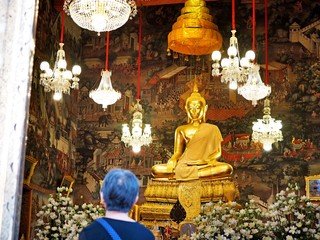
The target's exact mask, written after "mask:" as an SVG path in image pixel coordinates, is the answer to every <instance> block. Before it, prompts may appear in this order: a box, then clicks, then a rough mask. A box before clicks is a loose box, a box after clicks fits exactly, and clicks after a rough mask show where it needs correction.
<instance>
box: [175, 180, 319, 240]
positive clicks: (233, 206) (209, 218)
mask: <svg viewBox="0 0 320 240" xmlns="http://www.w3.org/2000/svg"><path fill="white" fill-rule="evenodd" d="M195 224H196V226H197V232H195V233H193V234H192V235H191V237H189V236H182V237H180V238H179V239H181V240H182V239H183V240H185V239H191V240H206V239H218V240H227V239H262V240H283V239H285V240H293V239H295V240H314V239H320V206H319V205H317V204H314V203H312V202H311V201H310V199H308V198H307V197H306V196H300V195H299V187H298V186H297V184H290V185H289V186H288V187H287V189H286V190H285V191H281V192H280V193H278V194H277V195H276V202H275V203H274V204H272V205H271V206H269V208H268V209H267V210H266V211H261V210H260V208H258V207H256V206H255V202H254V201H253V200H251V201H250V202H249V203H247V204H246V205H245V207H243V208H241V207H240V206H239V205H238V204H237V203H236V202H232V203H223V202H218V203H217V204H214V203H207V204H205V205H204V206H203V207H202V209H201V214H200V216H199V217H197V218H196V219H195Z"/></svg>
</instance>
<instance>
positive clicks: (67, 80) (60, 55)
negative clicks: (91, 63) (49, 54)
mask: <svg viewBox="0 0 320 240" xmlns="http://www.w3.org/2000/svg"><path fill="white" fill-rule="evenodd" d="M59 46H60V49H59V50H58V52H57V58H56V61H55V64H54V67H53V69H51V68H50V65H49V63H48V62H46V61H43V62H42V63H41V64H40V70H41V73H40V84H41V85H42V86H43V87H44V91H45V92H51V91H53V92H54V94H53V99H54V100H55V101H60V100H61V99H62V93H66V94H70V88H74V89H79V80H80V79H79V78H78V76H79V75H80V73H81V67H80V66H79V65H74V66H73V68H72V72H71V71H70V70H67V61H66V57H65V52H64V50H63V43H59Z"/></svg>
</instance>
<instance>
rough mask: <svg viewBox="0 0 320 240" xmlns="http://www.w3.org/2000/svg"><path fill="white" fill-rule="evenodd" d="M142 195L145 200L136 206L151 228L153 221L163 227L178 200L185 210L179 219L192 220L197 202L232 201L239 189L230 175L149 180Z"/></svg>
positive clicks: (197, 209)
mask: <svg viewBox="0 0 320 240" xmlns="http://www.w3.org/2000/svg"><path fill="white" fill-rule="evenodd" d="M144 195H145V198H146V203H144V204H143V205H142V206H141V207H140V209H139V212H140V217H141V219H142V220H141V222H142V223H143V224H145V225H146V226H147V227H150V228H152V227H153V226H154V225H155V222H156V223H157V225H158V226H163V227H164V226H166V224H167V223H168V222H170V221H172V219H171V218H170V212H171V210H172V208H173V207H174V205H175V203H177V201H178V200H179V202H180V204H181V206H182V207H183V208H184V210H185V211H186V216H185V219H184V221H183V222H192V221H193V218H195V217H197V216H198V215H199V213H200V209H201V205H203V204H205V203H208V202H217V201H219V200H222V201H224V202H229V201H234V200H235V199H236V198H237V197H238V195H239V191H238V186H237V184H236V183H235V182H234V181H233V180H232V178H231V177H225V178H218V179H206V180H192V181H185V182H184V181H176V180H157V179H153V180H152V181H149V183H148V185H147V188H146V191H145V193H144Z"/></svg>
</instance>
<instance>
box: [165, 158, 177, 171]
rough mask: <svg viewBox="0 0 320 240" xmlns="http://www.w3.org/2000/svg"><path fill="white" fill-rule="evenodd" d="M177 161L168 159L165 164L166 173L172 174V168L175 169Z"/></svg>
mask: <svg viewBox="0 0 320 240" xmlns="http://www.w3.org/2000/svg"><path fill="white" fill-rule="evenodd" d="M176 164H177V159H174V158H170V159H169V160H168V162H167V172H169V173H172V172H173V170H174V168H175V167H176Z"/></svg>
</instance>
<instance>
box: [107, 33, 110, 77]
mask: <svg viewBox="0 0 320 240" xmlns="http://www.w3.org/2000/svg"><path fill="white" fill-rule="evenodd" d="M109 38H110V32H107V33H106V71H107V70H108V67H109Z"/></svg>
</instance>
